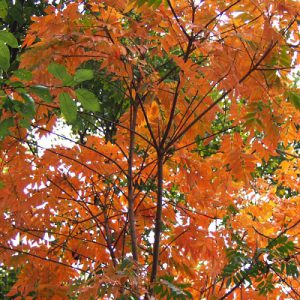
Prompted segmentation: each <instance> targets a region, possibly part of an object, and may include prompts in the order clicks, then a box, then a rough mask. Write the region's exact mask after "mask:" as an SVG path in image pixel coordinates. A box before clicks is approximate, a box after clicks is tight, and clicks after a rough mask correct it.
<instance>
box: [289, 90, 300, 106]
mask: <svg viewBox="0 0 300 300" xmlns="http://www.w3.org/2000/svg"><path fill="white" fill-rule="evenodd" d="M287 96H288V100H289V101H290V102H291V103H292V104H293V105H294V106H295V107H296V108H297V109H300V94H299V93H297V92H295V91H289V92H288V94H287Z"/></svg>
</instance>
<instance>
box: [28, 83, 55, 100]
mask: <svg viewBox="0 0 300 300" xmlns="http://www.w3.org/2000/svg"><path fill="white" fill-rule="evenodd" d="M30 91H31V92H32V93H34V94H36V95H38V96H39V97H40V98H41V99H42V100H43V101H45V102H47V103H49V102H52V96H51V94H50V92H49V89H48V88H47V87H45V86H43V85H35V86H32V87H31V88H30Z"/></svg>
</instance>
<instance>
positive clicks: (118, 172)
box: [0, 0, 300, 299]
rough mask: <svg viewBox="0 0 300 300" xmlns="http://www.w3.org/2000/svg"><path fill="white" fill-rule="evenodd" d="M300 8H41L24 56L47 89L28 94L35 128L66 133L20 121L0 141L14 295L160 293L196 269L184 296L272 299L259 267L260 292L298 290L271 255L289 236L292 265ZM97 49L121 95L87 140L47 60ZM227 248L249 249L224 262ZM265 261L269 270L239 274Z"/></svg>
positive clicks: (263, 4) (85, 58)
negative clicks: (119, 104) (268, 166)
mask: <svg viewBox="0 0 300 300" xmlns="http://www.w3.org/2000/svg"><path fill="white" fill-rule="evenodd" d="M299 11H300V7H299V3H297V1H292V0H289V1H271V0H268V1H259V0H252V1H248V0H242V1H241V0H237V1H193V0H192V1H177V0H167V1H164V3H162V4H161V5H160V6H159V7H157V8H153V7H149V6H147V5H143V6H141V7H140V8H138V6H137V5H136V4H135V3H131V2H130V1H103V2H99V1H88V2H82V1H75V2H72V3H68V4H65V5H63V6H61V7H56V8H54V7H52V6H49V8H48V9H47V15H46V16H44V17H39V18H37V17H34V21H35V22H34V24H33V25H32V26H31V28H30V30H29V32H28V35H27V37H26V39H25V41H24V47H27V52H25V54H24V55H23V58H22V62H21V67H22V68H27V69H30V70H32V72H33V74H34V78H33V80H32V82H31V83H32V84H43V85H45V86H48V87H49V88H50V89H51V92H52V95H53V96H54V101H53V103H50V104H48V103H45V102H44V101H43V99H40V98H38V97H35V99H34V100H35V102H36V110H37V112H36V117H35V120H34V122H33V127H34V130H35V134H36V135H40V136H46V137H56V138H59V139H62V140H67V141H68V142H69V144H67V145H66V144H65V143H62V145H61V146H59V145H56V144H55V143H54V144H51V145H47V146H46V147H45V149H44V148H43V147H42V146H39V142H38V145H35V143H34V137H32V136H29V135H26V133H25V132H23V131H24V130H23V131H22V132H20V131H19V130H18V129H16V130H15V131H14V133H13V134H12V136H11V137H8V138H6V139H5V140H4V141H3V142H2V159H1V167H2V174H1V177H2V179H1V180H2V182H3V184H4V187H3V189H2V191H1V201H0V209H1V218H0V229H1V240H0V247H1V248H2V251H1V256H0V258H1V261H3V262H4V263H5V264H6V265H12V266H15V267H22V268H21V273H20V276H19V280H18V281H17V283H16V284H15V286H14V287H13V289H12V291H11V295H14V294H16V293H17V292H19V294H20V295H22V296H23V297H27V298H26V299H31V298H30V297H29V293H30V292H32V291H34V292H35V293H36V294H35V295H36V297H37V299H68V296H71V295H73V296H75V295H79V299H90V297H94V298H95V299H102V298H103V299H105V298H107V299H108V298H109V297H110V295H114V296H115V297H116V298H117V297H121V295H123V296H124V297H125V296H126V295H132V296H133V297H145V298H146V297H148V296H147V295H149V294H151V295H152V297H156V298H158V299H159V298H163V296H162V295H161V294H160V293H159V287H160V286H162V288H163V289H169V290H168V293H169V294H170V295H171V296H170V297H171V299H173V298H174V299H175V298H176V297H177V296H178V295H177V294H176V293H175V291H174V290H173V294H172V286H171V284H170V283H169V285H168V283H166V279H162V278H165V277H163V276H165V275H172V276H173V277H174V278H175V279H174V282H175V283H176V284H177V283H182V284H189V287H186V288H182V290H180V289H179V287H177V288H178V289H179V291H181V292H182V293H183V297H186V298H181V299H188V297H190V295H192V296H193V297H194V298H195V299H225V298H226V299H266V298H265V296H263V295H262V294H264V291H262V287H261V286H260V287H259V284H260V283H261V282H262V281H263V282H268V281H270V282H271V283H273V288H271V289H270V290H268V291H267V292H269V298H268V299H276V297H277V296H278V295H281V296H282V297H283V298H282V299H284V297H285V295H286V299H287V298H288V297H291V298H294V299H299V298H298V297H300V296H299V294H300V286H299V282H298V280H297V279H296V278H295V277H296V276H294V277H293V276H291V274H290V273H291V272H289V271H288V270H285V269H284V270H281V273H279V272H278V271H276V269H275V270H272V265H271V266H268V260H266V259H265V257H266V256H265V253H266V252H267V251H271V250H270V249H271V248H270V247H271V246H270V240H272V239H274V240H275V241H276V240H278V239H279V238H280V237H282V236H287V237H288V239H289V241H291V242H292V243H293V247H292V248H293V249H291V251H290V252H287V253H286V255H283V256H281V257H278V258H275V263H278V262H279V261H280V259H282V261H287V260H289V261H293V263H294V264H296V265H298V253H297V250H295V249H299V248H298V247H300V245H299V225H298V224H299V223H300V219H299V216H298V214H297V212H298V211H299V205H300V201H299V200H300V198H299V195H298V193H299V156H298V155H297V154H296V152H295V151H296V150H295V147H296V145H297V140H299V117H300V114H299V110H297V109H296V108H295V106H294V105H293V104H292V103H291V102H290V101H288V100H289V99H288V98H289V94H290V92H293V93H296V92H297V89H296V88H293V89H292V88H291V79H290V77H289V73H290V71H291V68H293V67H294V66H295V65H297V62H299V56H297V55H296V52H297V50H299V28H298V26H299V25H298V23H297V16H298V13H299ZM90 61H97V62H99V64H98V65H97V68H98V69H95V70H94V72H95V73H97V72H100V71H101V72H102V71H104V72H105V73H106V74H107V78H109V79H108V81H109V82H108V84H110V85H111V89H112V90H113V89H114V86H115V85H116V83H118V84H119V83H121V87H122V93H123V96H124V101H126V102H127V103H128V109H127V110H126V111H125V112H124V113H123V115H122V116H121V117H120V119H116V120H112V121H115V122H116V123H117V124H116V127H117V131H116V133H115V135H114V137H113V139H110V140H107V139H105V138H104V136H103V134H100V133H99V131H97V130H95V128H92V127H91V126H92V125H91V124H89V128H90V132H89V133H87V134H86V135H85V140H84V141H83V140H80V139H78V136H76V135H73V136H72V135H71V136H70V135H67V134H65V133H64V131H61V130H59V129H57V128H56V124H57V122H58V120H59V119H58V118H57V116H56V114H55V111H57V108H58V107H59V103H60V102H59V100H58V95H59V94H61V93H62V92H66V93H69V95H70V96H72V97H73V98H74V99H75V97H76V96H75V92H74V90H73V88H72V87H70V86H64V84H62V82H61V81H60V80H59V79H57V78H55V77H54V76H53V75H51V74H50V73H49V72H48V71H47V66H48V65H49V64H50V63H52V62H56V63H59V64H62V65H64V66H66V68H67V70H68V72H69V73H70V74H71V75H73V74H74V73H75V71H76V69H78V68H79V67H81V66H82V65H83V64H84V63H86V62H90ZM74 101H75V100H74ZM85 113H86V114H89V115H91V113H90V112H87V111H85V110H84V111H81V112H79V111H78V114H79V118H80V114H82V115H81V116H83V115H84V114H85ZM91 116H94V118H95V123H94V124H95V126H97V125H96V124H97V118H98V115H97V113H94V114H92V115H91ZM99 118H100V117H99ZM70 142H72V143H70ZM213 144H217V145H218V146H217V147H215V148H214V146H213ZM279 144H280V145H281V148H280V149H281V150H280V149H279V148H278V145H279ZM35 147H37V148H38V151H37V152H35V153H32V152H31V149H32V148H35ZM279 154H280V155H282V156H283V157H286V158H287V159H282V161H280V162H279V164H278V167H277V169H276V170H275V171H272V172H271V173H269V174H267V176H259V178H258V177H255V174H256V173H257V172H256V170H257V166H259V165H260V164H262V163H263V162H266V161H268V160H269V158H270V157H272V156H278V155H279ZM278 187H285V188H286V189H289V191H290V197H289V198H287V197H282V195H280V193H278ZM239 247H240V248H239ZM229 248H230V249H231V248H232V249H236V251H238V249H242V250H240V252H242V251H244V254H245V253H246V254H245V256H247V255H248V261H244V262H243V263H244V265H243V264H242V263H241V264H240V265H238V268H237V269H233V271H232V274H228V273H224V267H226V265H228V264H229V263H230V257H229V256H228V253H227V252H226V249H229ZM261 249H263V250H261ZM272 249H273V248H272ZM294 250H295V251H294ZM272 251H273V250H272ZM291 253H292V254H291ZM291 255H292V256H291ZM269 260H271V258H270V259H269ZM258 262H260V263H261V264H263V265H264V264H265V265H264V267H265V268H267V267H268V268H269V269H268V272H265V273H263V272H262V271H259V272H260V273H259V272H258V273H257V274H254V275H253V276H252V275H251V276H252V282H251V283H249V282H248V281H245V280H246V279H245V278H246V276H245V277H244V278H243V277H242V276H243V275H241V278H237V279H236V278H235V277H234V276H235V274H236V273H238V272H240V271H243V269H244V270H246V271H247V270H249V272H250V271H251V270H252V269H253V268H254V265H255V264H256V263H257V264H258ZM251 268H252V269H251ZM271 273H272V274H273V275H272V276H273V277H271V278H270V274H271ZM242 274H243V273H242ZM228 278H232V281H228ZM255 278H261V279H259V280H257V281H255ZM226 282H227V285H226ZM175 283H174V285H173V287H175V285H176V284H175ZM170 286H171V287H170ZM157 287H158V289H157ZM155 288H156V289H155ZM174 289H175V288H174ZM175 290H176V289H175ZM185 291H188V292H189V293H190V294H185ZM174 293H175V294H174ZM169 294H168V295H169ZM145 295H146V296H145ZM174 295H177V296H174ZM178 297H179V296H178ZM19 299H21V298H19ZM120 299H123V298H120Z"/></svg>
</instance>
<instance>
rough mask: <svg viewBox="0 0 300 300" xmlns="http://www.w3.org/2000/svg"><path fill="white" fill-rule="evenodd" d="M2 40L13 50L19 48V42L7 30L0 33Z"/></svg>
mask: <svg viewBox="0 0 300 300" xmlns="http://www.w3.org/2000/svg"><path fill="white" fill-rule="evenodd" d="M0 40H1V41H2V42H4V43H6V44H7V45H9V46H10V47H12V48H18V46H19V45H18V41H17V39H16V38H15V37H14V35H13V34H12V33H10V32H9V31H6V30H2V31H0Z"/></svg>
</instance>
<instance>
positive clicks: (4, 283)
mask: <svg viewBox="0 0 300 300" xmlns="http://www.w3.org/2000/svg"><path fill="white" fill-rule="evenodd" d="M17 274H18V272H17V271H16V270H14V269H8V268H6V267H4V266H0V299H2V300H8V299H12V298H11V297H8V296H6V294H7V293H8V292H9V291H10V289H11V287H12V286H13V285H14V283H15V282H16V281H17Z"/></svg>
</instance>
